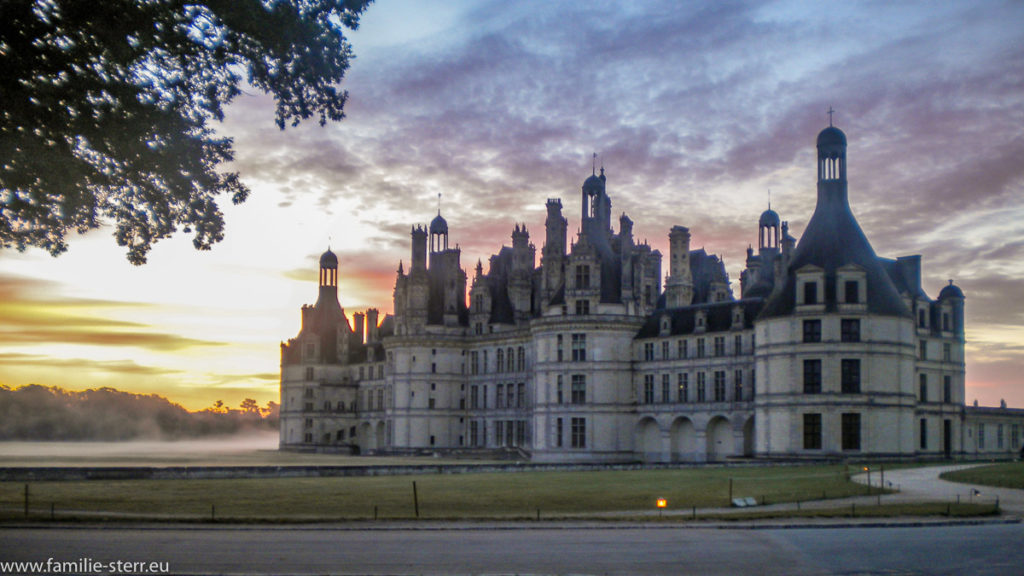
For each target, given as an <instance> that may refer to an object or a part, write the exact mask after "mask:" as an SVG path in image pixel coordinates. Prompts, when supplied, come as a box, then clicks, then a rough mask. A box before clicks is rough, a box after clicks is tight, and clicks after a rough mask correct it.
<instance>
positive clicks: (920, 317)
mask: <svg viewBox="0 0 1024 576" xmlns="http://www.w3.org/2000/svg"><path fill="white" fill-rule="evenodd" d="M926 318H927V315H926V314H925V312H924V308H918V309H917V327H918V328H927V327H928V324H927V322H926Z"/></svg>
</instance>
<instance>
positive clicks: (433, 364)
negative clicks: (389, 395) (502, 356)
mask: <svg viewBox="0 0 1024 576" xmlns="http://www.w3.org/2000/svg"><path fill="white" fill-rule="evenodd" d="M370 372H371V373H372V372H373V368H370ZM430 372H431V373H432V374H433V373H436V372H437V362H431V363H430ZM498 372H501V365H500V364H499V368H498ZM379 377H380V376H378V378H379Z"/></svg>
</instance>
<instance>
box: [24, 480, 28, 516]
mask: <svg viewBox="0 0 1024 576" xmlns="http://www.w3.org/2000/svg"><path fill="white" fill-rule="evenodd" d="M25 518H28V484H25Z"/></svg>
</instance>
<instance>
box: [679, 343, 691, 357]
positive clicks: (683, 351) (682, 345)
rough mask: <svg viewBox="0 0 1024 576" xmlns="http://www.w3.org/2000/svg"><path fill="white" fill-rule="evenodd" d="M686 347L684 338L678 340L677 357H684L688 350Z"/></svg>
mask: <svg viewBox="0 0 1024 576" xmlns="http://www.w3.org/2000/svg"><path fill="white" fill-rule="evenodd" d="M686 348H687V346H686V340H680V341H679V358H680V359H682V358H686V357H687V356H688V352H689V350H687V349H686Z"/></svg>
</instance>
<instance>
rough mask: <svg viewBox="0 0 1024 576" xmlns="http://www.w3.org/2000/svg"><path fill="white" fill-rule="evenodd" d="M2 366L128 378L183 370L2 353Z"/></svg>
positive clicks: (162, 374) (123, 361)
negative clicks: (95, 373)
mask: <svg viewBox="0 0 1024 576" xmlns="http://www.w3.org/2000/svg"><path fill="white" fill-rule="evenodd" d="M0 366H15V367H19V368H20V367H26V366H34V367H39V368H48V369H59V370H74V371H88V372H107V373H113V374H120V375H128V376H166V375H169V374H179V373H181V370H172V369H169V368H158V367H155V366H142V365H139V364H136V363H135V362H132V361H130V360H117V361H100V360H86V359H82V358H66V359H65V358H53V357H51V356H44V355H39V354H20V353H0Z"/></svg>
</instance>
